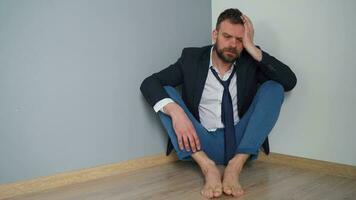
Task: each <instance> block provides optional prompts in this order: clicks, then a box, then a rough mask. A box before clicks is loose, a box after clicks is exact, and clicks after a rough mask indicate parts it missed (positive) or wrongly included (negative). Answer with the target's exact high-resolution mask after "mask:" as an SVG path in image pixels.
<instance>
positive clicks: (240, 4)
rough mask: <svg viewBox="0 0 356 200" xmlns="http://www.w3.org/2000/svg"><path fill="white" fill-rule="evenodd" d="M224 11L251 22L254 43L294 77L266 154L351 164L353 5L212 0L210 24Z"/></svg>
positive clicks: (355, 161)
mask: <svg viewBox="0 0 356 200" xmlns="http://www.w3.org/2000/svg"><path fill="white" fill-rule="evenodd" d="M229 7H236V8H239V9H240V10H241V11H242V12H243V13H245V14H246V15H248V16H249V17H250V18H251V20H252V22H253V23H254V26H255V43H256V44H258V45H260V46H261V47H262V48H263V49H264V50H266V51H267V52H269V53H271V54H272V55H274V56H276V57H277V58H279V59H280V60H282V61H283V62H285V63H286V64H288V65H289V66H290V67H291V68H292V69H293V70H294V72H295V73H296V75H297V77H298V83H297V86H296V88H295V89H294V90H293V91H292V92H291V93H289V94H288V95H287V96H286V100H285V103H284V106H283V108H282V111H281V115H280V118H279V121H278V122H277V124H276V126H275V128H274V129H273V131H272V133H271V137H270V141H271V151H272V152H277V153H283V154H288V155H295V156H301V157H306V158H312V159H318V160H325V161H332V162H337V163H343V164H350V165H356V154H355V153H356V144H355V143H356V134H355V132H356V131H355V124H356V120H355V113H356V106H355V105H354V104H355V102H356V89H355V88H354V82H355V81H356V78H355V76H356V59H355V50H356V38H355V37H356V26H355V22H354V19H356V13H355V12H354V10H355V9H356V1H352V0H348V1H346V0H343V1H336V0H334V1H322V0H312V1H310V0H308V1H307V0H300V1H283V0H270V1H257V0H252V1H242V0H224V1H222V0H212V26H215V23H216V19H217V16H218V15H219V13H220V12H222V11H223V10H224V9H226V8H229Z"/></svg>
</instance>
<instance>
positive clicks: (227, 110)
mask: <svg viewBox="0 0 356 200" xmlns="http://www.w3.org/2000/svg"><path fill="white" fill-rule="evenodd" d="M232 67H234V66H232ZM210 69H211V71H212V72H213V74H214V76H215V77H216V79H218V81H219V82H220V83H221V85H222V86H223V87H224V92H223V97H222V104H221V121H222V123H223V124H224V129H225V131H224V132H225V137H224V138H225V155H224V159H225V164H227V163H228V162H229V160H230V159H231V158H232V157H234V155H235V150H236V138H235V127H234V109H233V106H232V99H231V95H230V91H229V85H230V82H231V79H232V77H233V76H234V74H235V71H236V67H234V69H233V70H232V72H231V75H230V77H229V78H228V79H227V80H226V81H223V80H221V79H220V78H219V76H218V73H217V72H216V71H215V70H214V69H213V68H210Z"/></svg>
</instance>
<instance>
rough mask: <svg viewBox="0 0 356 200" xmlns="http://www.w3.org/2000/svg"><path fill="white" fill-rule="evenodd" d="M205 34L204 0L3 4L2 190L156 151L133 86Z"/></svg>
mask: <svg viewBox="0 0 356 200" xmlns="http://www.w3.org/2000/svg"><path fill="white" fill-rule="evenodd" d="M210 27H211V2H210V1H206V0H194V1H190V0H151V1H146V0H120V1H119V0H117V1H110V0H104V1H99V0H97V1H89V0H88V1H85V0H74V1H73V0H65V1H55V0H47V1H39V0H31V1H27V0H21V1H20V0H17V1H9V0H1V1H0V184H2V183H10V182H14V181H19V180H26V179H31V178H34V177H38V176H46V175H51V174H55V173H58V172H65V171H71V170H77V169H82V168H88V167H94V166H98V165H103V164H110V163H117V162H120V161H124V160H128V159H135V158H137V157H141V156H147V155H153V154H158V153H163V152H164V151H165V146H166V138H167V137H166V135H165V133H164V132H163V128H162V127H161V125H160V124H159V123H158V117H157V116H156V115H155V114H154V112H153V109H152V108H151V107H149V105H148V104H147V103H146V102H145V101H144V99H143V97H142V96H141V93H140V92H139V86H140V83H141V81H142V80H143V79H144V78H145V77H147V76H148V75H150V74H152V73H153V72H156V71H158V70H160V69H163V68H164V67H166V66H168V65H169V64H171V63H173V62H175V61H176V59H177V58H178V57H179V55H180V52H181V50H182V48H183V47H185V46H202V45H206V44H208V43H210Z"/></svg>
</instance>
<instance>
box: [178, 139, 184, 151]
mask: <svg viewBox="0 0 356 200" xmlns="http://www.w3.org/2000/svg"><path fill="white" fill-rule="evenodd" d="M177 140H178V146H179V149H180V150H182V151H183V149H184V145H183V137H182V135H181V136H179V137H177Z"/></svg>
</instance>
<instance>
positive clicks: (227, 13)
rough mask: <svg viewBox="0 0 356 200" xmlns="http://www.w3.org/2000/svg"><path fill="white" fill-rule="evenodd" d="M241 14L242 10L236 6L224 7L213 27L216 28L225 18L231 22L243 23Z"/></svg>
mask: <svg viewBox="0 0 356 200" xmlns="http://www.w3.org/2000/svg"><path fill="white" fill-rule="evenodd" d="M241 16H242V12H241V11H240V10H239V9H237V8H229V9H226V10H224V12H222V13H220V15H219V17H218V20H217V22H216V27H215V28H216V29H218V28H219V25H220V24H221V22H223V21H225V20H229V21H230V22H231V23H233V24H244V22H243V21H242V19H241Z"/></svg>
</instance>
